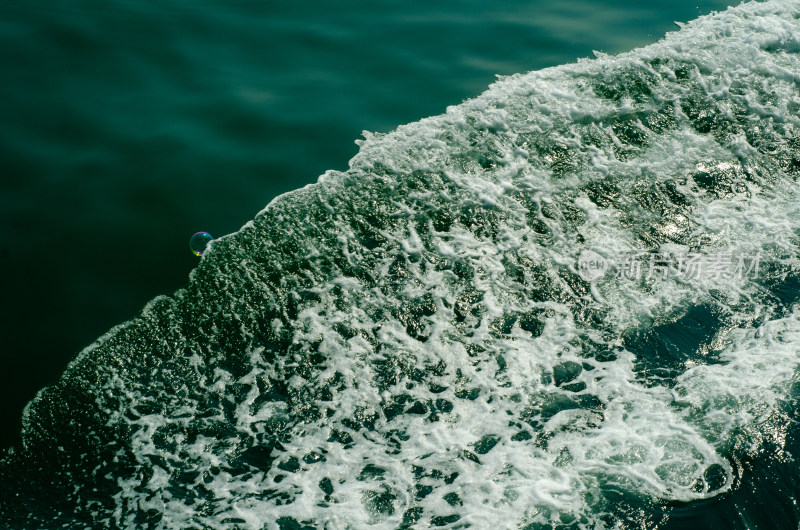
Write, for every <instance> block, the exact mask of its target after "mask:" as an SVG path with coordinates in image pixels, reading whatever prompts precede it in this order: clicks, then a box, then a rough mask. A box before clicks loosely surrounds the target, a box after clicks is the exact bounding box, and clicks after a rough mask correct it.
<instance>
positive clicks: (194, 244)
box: [189, 232, 214, 256]
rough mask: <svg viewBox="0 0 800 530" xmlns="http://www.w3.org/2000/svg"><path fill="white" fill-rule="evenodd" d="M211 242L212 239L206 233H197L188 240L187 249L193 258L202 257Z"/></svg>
mask: <svg viewBox="0 0 800 530" xmlns="http://www.w3.org/2000/svg"><path fill="white" fill-rule="evenodd" d="M212 241H214V238H213V237H211V234H209V233H208V232H197V233H196V234H195V235H193V236H192V238H191V239H190V240H189V248H190V249H191V250H192V253H193V254H194V255H195V256H202V255H203V253H205V251H206V249H207V248H208V245H209V243H211V242H212Z"/></svg>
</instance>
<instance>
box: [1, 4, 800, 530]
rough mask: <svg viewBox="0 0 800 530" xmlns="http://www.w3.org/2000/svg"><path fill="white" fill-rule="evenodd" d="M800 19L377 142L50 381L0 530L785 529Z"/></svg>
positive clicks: (603, 63)
mask: <svg viewBox="0 0 800 530" xmlns="http://www.w3.org/2000/svg"><path fill="white" fill-rule="evenodd" d="M799 21H800V2H796V1H789V2H787V1H771V2H763V3H749V4H744V5H742V6H740V7H737V8H731V9H729V10H727V11H724V12H721V13H718V14H714V15H711V16H707V17H702V18H700V19H698V20H696V21H694V22H691V23H689V24H688V25H685V26H683V27H682V28H681V29H680V31H678V32H675V33H671V34H669V35H667V37H666V38H664V39H663V40H661V41H659V42H658V43H656V44H653V45H650V46H646V47H643V48H639V49H636V50H634V51H632V52H629V53H624V54H620V55H606V54H604V53H601V52H598V53H597V54H596V57H595V58H591V59H583V60H580V61H578V62H577V63H573V64H567V65H563V66H558V67H553V68H547V69H543V70H537V71H533V72H531V73H528V74H516V75H510V76H506V77H503V78H501V79H500V80H498V81H497V82H496V83H495V84H493V85H492V86H491V87H489V89H488V90H487V91H486V92H484V93H482V94H481V95H479V96H477V97H475V98H473V99H470V100H468V101H465V102H463V103H461V104H459V105H452V106H449V107H447V109H446V111H445V112H443V113H442V114H439V115H437V116H433V117H430V118H425V119H422V120H420V121H417V122H414V123H410V124H408V125H403V126H400V127H398V128H397V129H396V130H393V131H391V132H388V133H365V135H364V138H363V140H361V141H359V150H358V153H357V154H356V155H355V156H354V157H353V158H352V159H351V161H350V163H349V167H348V168H347V169H346V170H344V171H335V170H330V171H327V172H325V173H324V174H323V176H322V177H320V179H319V180H318V181H317V182H316V183H315V184H312V185H309V186H306V187H304V188H302V189H300V190H298V191H295V192H291V193H288V194H284V195H282V196H280V197H278V198H276V199H275V200H273V201H272V202H270V204H269V205H268V206H267V207H266V208H265V209H264V210H263V211H262V212H261V213H260V214H259V215H257V216H256V217H255V218H254V219H253V220H252V221H250V222H248V223H247V224H246V225H245V226H244V227H242V229H241V230H239V231H237V232H235V233H232V234H230V235H228V236H224V237H218V238H217V239H215V241H214V244H213V245H212V246H211V247H208V249H207V251H206V252H205V253H204V254H203V256H202V258H201V260H200V262H199V264H198V265H197V267H196V268H195V269H194V271H193V272H192V274H191V277H190V281H189V284H188V286H187V287H186V288H185V289H181V290H179V291H177V292H176V293H175V294H173V295H171V296H162V297H157V298H155V299H154V300H152V301H151V302H150V303H149V304H148V305H147V307H146V308H145V309H144V311H143V312H142V313H141V315H139V316H138V317H137V318H135V319H133V320H131V321H129V322H126V323H124V324H122V325H120V326H118V327H116V328H114V329H112V330H111V331H110V332H108V333H107V334H106V335H104V336H103V337H101V338H100V339H99V340H98V341H97V342H95V343H94V344H93V345H91V346H90V347H89V348H87V349H85V350H84V351H83V352H82V353H81V354H80V355H79V356H78V357H77V358H76V359H75V360H74V361H73V362H72V363H71V364H70V366H69V367H68V368H67V370H66V371H65V372H64V374H63V376H62V377H61V379H60V380H59V381H58V383H57V384H55V385H53V386H51V387H49V388H47V389H45V390H43V391H42V392H40V393H39V395H38V396H37V398H36V399H35V400H34V401H33V402H32V403H31V404H30V405H29V406H28V407H27V408H26V410H25V415H24V418H23V421H24V427H23V432H22V443H21V444H20V445H19V446H18V447H15V448H14V449H13V450H12V451H11V452H10V453H8V455H7V456H6V457H5V459H4V461H3V464H2V467H0V478H2V481H0V483H1V484H2V489H0V495H2V496H0V521H2V522H4V523H5V524H6V525H7V526H11V527H21V528H26V527H58V526H62V525H66V527H75V528H80V527H84V526H89V527H92V526H97V527H103V526H106V527H122V528H139V527H151V528H237V527H238V528H365V527H375V528H398V527H408V528H410V527H430V526H433V527H449V528H486V527H489V526H496V527H502V528H520V527H524V528H615V527H622V528H641V527H648V528H652V527H665V528H669V527H674V528H686V527H697V528H701V527H708V526H715V525H716V526H718V527H734V528H795V527H797V524H798V517H799V516H800V514H798V510H797V505H796V498H797V492H798V483H797V476H798V475H797V466H796V463H795V461H794V456H793V455H794V454H796V451H797V448H798V444H797V429H796V421H797V407H796V405H797V397H798V393H799V392H800V381H798V375H797V365H798V361H800V357H798V343H800V311H799V310H798V306H797V301H798V298H799V297H800V271H798V265H800V264H799V263H798V256H797V249H798V242H799V241H798V238H799V237H800V230H799V229H798V222H799V221H800V206H798V204H799V203H798V194H799V193H800V188H798V183H797V175H798V173H800V131H798V125H799V124H798V109H800V94H798V91H797V83H798V74H797V72H800V59H798V55H797V54H798V51H800V38H799V37H798V35H800V22H799Z"/></svg>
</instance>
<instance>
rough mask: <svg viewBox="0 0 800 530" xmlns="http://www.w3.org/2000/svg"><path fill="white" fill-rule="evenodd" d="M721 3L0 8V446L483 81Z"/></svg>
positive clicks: (627, 45)
mask: <svg viewBox="0 0 800 530" xmlns="http://www.w3.org/2000/svg"><path fill="white" fill-rule="evenodd" d="M727 5H728V4H727V2H724V1H705V0H704V1H691V2H689V1H678V2H675V1H659V2H651V3H648V4H646V5H645V4H642V3H641V2H634V1H624V2H619V1H616V2H588V1H584V2H574V1H569V2H542V1H524V2H520V1H511V2H490V3H486V2H450V1H448V2H441V3H433V4H431V3H427V2H412V3H409V2H388V1H381V2H337V3H333V2H318V3H308V2H303V3H300V4H290V3H283V2H282V3H277V2H241V1H236V2H226V3H224V4H222V3H211V2H201V3H195V2H173V1H166V2H159V3H158V4H152V3H145V2H131V1H126V2H88V1H73V2H64V1H59V2H55V3H52V2H38V1H28V2H18V1H16V0H10V1H7V2H3V4H2V6H0V234H2V239H0V273H1V274H2V277H3V278H6V279H7V280H6V282H5V285H4V288H3V296H2V298H0V374H6V376H5V377H4V381H3V384H2V385H0V402H2V403H4V406H3V407H2V411H0V425H2V429H0V445H7V444H9V443H10V442H11V441H12V440H14V439H15V438H16V436H17V433H18V431H19V425H20V424H19V418H20V414H21V410H22V407H23V405H24V404H25V403H26V402H27V401H28V400H29V399H31V398H32V397H33V396H34V394H35V392H36V391H38V390H39V389H40V388H41V387H43V386H45V385H47V384H50V383H52V382H54V381H55V380H56V378H57V377H58V375H59V374H60V373H61V372H62V371H63V369H64V367H65V366H66V363H67V362H68V361H69V359H71V358H72V357H73V356H74V355H75V354H76V353H77V352H78V351H79V350H80V349H82V348H83V347H85V346H86V345H88V344H90V343H91V342H92V341H93V340H94V339H95V338H96V337H98V336H99V335H101V334H102V333H104V332H105V331H106V330H108V329H109V328H110V327H111V326H113V325H115V324H118V323H120V322H123V321H125V320H127V319H129V318H131V317H133V316H134V315H135V314H136V313H138V311H139V310H140V309H141V307H142V306H143V305H144V304H145V303H146V302H147V301H148V300H150V299H151V298H153V297H154V296H155V295H157V294H165V293H170V292H172V291H174V290H175V289H177V288H179V287H181V286H183V285H184V284H185V283H186V277H187V275H188V272H189V271H190V270H191V268H192V267H194V265H195V264H196V258H195V257H194V256H192V255H191V254H190V253H189V252H188V250H187V242H188V239H189V236H190V235H191V234H193V233H195V232H197V231H200V230H206V231H209V232H211V233H212V234H214V235H215V236H219V235H222V234H226V233H229V232H232V231H235V230H237V229H238V228H239V227H240V226H241V225H242V224H244V223H245V222H246V221H247V220H249V219H250V218H252V216H253V215H254V214H255V213H256V212H258V211H260V210H261V209H262V208H263V207H264V206H265V205H266V204H267V203H268V202H269V201H270V200H271V199H272V198H273V197H275V196H276V195H278V194H280V193H283V192H286V191H289V190H292V189H295V188H299V187H302V186H304V185H305V184H308V183H311V182H315V181H316V179H317V177H318V176H319V175H320V174H322V173H323V172H324V171H326V170H328V169H344V168H346V167H347V161H348V160H349V159H350V158H351V157H352V156H353V155H354V154H355V153H356V146H355V144H354V143H353V141H354V140H355V139H357V138H359V137H360V134H361V131H362V130H370V131H381V132H388V131H390V130H392V129H394V128H395V127H397V126H398V125H400V124H403V123H407V122H410V121H415V120H418V119H420V118H423V117H425V116H430V115H434V114H439V113H441V112H442V111H444V109H445V108H446V107H447V106H448V105H453V104H457V103H459V102H461V101H462V100H463V99H465V98H468V97H473V96H475V95H477V94H479V93H480V92H482V91H483V90H484V89H485V88H486V86H487V85H488V84H490V83H491V82H492V81H494V79H495V75H496V74H504V75H508V74H513V73H518V72H527V71H529V70H534V69H539V68H543V67H548V66H553V65H557V64H561V63H567V62H573V61H575V60H576V59H577V58H579V57H586V56H590V55H591V53H592V50H601V51H604V52H607V53H615V52H620V51H626V50H629V49H632V48H634V47H636V46H641V45H643V44H646V43H649V42H652V41H654V40H656V39H658V38H660V37H661V36H662V35H663V34H664V33H665V32H666V31H670V30H672V29H674V27H675V26H674V25H673V21H675V20H678V21H688V20H690V19H692V18H695V17H696V16H698V15H700V14H704V13H707V12H709V11H711V10H713V9H724V8H725V7H726V6H727Z"/></svg>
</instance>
